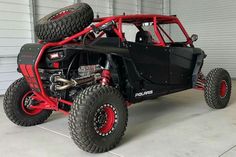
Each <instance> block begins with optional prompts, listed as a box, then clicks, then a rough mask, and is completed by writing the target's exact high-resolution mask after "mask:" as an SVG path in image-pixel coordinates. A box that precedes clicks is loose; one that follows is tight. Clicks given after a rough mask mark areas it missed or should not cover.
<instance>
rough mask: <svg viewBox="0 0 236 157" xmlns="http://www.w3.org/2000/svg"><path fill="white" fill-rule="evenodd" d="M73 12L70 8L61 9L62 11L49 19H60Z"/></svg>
mask: <svg viewBox="0 0 236 157" xmlns="http://www.w3.org/2000/svg"><path fill="white" fill-rule="evenodd" d="M71 13H72V11H70V10H65V11H61V12H59V13H57V14H56V15H54V16H52V17H51V18H50V19H49V21H53V20H57V19H59V18H61V17H63V16H65V15H69V14H71Z"/></svg>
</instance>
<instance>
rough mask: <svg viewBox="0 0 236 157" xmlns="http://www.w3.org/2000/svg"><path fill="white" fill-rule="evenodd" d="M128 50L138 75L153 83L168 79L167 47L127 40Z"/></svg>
mask: <svg viewBox="0 0 236 157" xmlns="http://www.w3.org/2000/svg"><path fill="white" fill-rule="evenodd" d="M128 44H129V51H130V54H131V57H132V59H133V60H134V63H135V65H136V67H137V70H138V71H139V73H140V75H141V76H142V77H144V78H145V79H147V80H149V81H151V82H153V83H155V84H167V83H168V79H169V51H168V48H164V47H157V46H154V45H144V44H139V43H132V42H129V43H128Z"/></svg>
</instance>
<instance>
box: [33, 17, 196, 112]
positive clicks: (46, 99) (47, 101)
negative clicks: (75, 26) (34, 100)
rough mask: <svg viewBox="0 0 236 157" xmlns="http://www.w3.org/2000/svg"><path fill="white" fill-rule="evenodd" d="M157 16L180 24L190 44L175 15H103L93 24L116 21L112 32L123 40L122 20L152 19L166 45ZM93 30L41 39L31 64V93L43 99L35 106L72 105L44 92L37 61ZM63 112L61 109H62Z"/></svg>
mask: <svg viewBox="0 0 236 157" xmlns="http://www.w3.org/2000/svg"><path fill="white" fill-rule="evenodd" d="M157 17H158V19H160V20H162V21H173V20H174V21H176V23H177V24H178V25H179V26H180V28H181V30H182V31H183V33H184V34H185V36H186V37H187V39H188V43H190V44H192V41H191V38H190V37H189V36H188V34H187V32H186V30H185V29H184V27H183V26H182V24H181V23H180V22H179V20H178V19H177V18H176V17H173V16H164V15H154V14H150V15H124V16H112V17H105V18H100V19H95V20H94V22H97V23H96V24H95V25H94V26H95V27H96V28H100V27H102V26H103V25H105V24H107V23H109V22H111V21H114V22H115V23H116V25H118V27H115V26H113V27H112V29H113V30H114V32H115V33H116V34H117V36H118V37H119V38H120V39H121V41H124V36H123V33H122V22H123V21H125V22H129V23H135V22H151V21H154V26H155V27H154V31H155V33H156V35H157V37H158V39H159V40H160V43H159V46H163V47H164V46H166V44H165V42H164V40H163V38H162V36H161V34H160V32H159V30H158V29H157V27H156V25H157ZM91 31H93V27H92V26H90V27H87V28H85V29H84V30H83V31H81V32H78V33H76V34H74V35H72V36H70V37H68V38H65V39H64V40H62V41H59V42H49V43H43V42H42V41H41V42H40V43H41V44H44V45H43V46H42V48H41V50H40V52H39V54H38V57H37V59H36V61H35V62H34V66H32V70H34V73H35V75H34V76H35V79H36V80H37V81H38V86H39V87H38V88H39V90H38V91H35V90H34V91H33V93H34V94H35V95H36V97H38V98H40V100H41V101H43V103H42V105H39V106H35V108H43V109H52V110H57V111H58V110H60V109H59V108H58V102H62V103H64V104H67V105H69V106H71V105H72V102H69V101H67V100H63V99H61V98H59V99H58V98H54V97H50V96H49V95H47V93H46V92H45V89H44V87H43V83H42V80H41V78H40V74H39V71H38V66H39V63H40V61H41V58H42V56H43V54H44V53H45V51H46V50H47V49H48V48H50V47H55V46H63V45H65V44H68V43H74V39H77V38H79V37H81V36H83V35H85V34H86V33H88V32H91ZM62 112H63V111H62Z"/></svg>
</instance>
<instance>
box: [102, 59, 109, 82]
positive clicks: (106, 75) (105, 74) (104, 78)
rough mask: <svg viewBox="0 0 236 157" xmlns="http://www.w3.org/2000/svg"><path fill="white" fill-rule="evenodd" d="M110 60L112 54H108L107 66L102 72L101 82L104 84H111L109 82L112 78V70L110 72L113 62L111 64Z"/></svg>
mask: <svg viewBox="0 0 236 157" xmlns="http://www.w3.org/2000/svg"><path fill="white" fill-rule="evenodd" d="M110 60H111V56H110V55H108V56H107V62H106V66H105V68H104V69H103V71H102V74H101V78H102V79H101V84H102V85H109V83H110V79H111V72H110V67H111V64H110Z"/></svg>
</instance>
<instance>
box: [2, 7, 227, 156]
mask: <svg viewBox="0 0 236 157" xmlns="http://www.w3.org/2000/svg"><path fill="white" fill-rule="evenodd" d="M93 16H94V15H93V11H92V9H91V8H90V7H89V6H88V5H87V4H85V3H79V4H75V5H72V6H69V7H66V8H63V9H60V10H58V11H56V12H54V13H52V14H49V15H47V16H46V17H44V18H42V19H41V20H40V21H39V22H38V24H37V25H36V27H35V33H36V35H37V36H38V38H39V39H40V41H39V42H38V43H34V44H26V45H24V46H23V47H22V48H21V50H20V53H19V55H18V59H17V63H18V71H19V72H20V73H22V75H23V78H20V79H18V80H16V81H15V82H14V83H13V84H12V85H11V86H10V87H9V89H8V90H7V92H6V94H5V98H4V109H5V113H6V115H7V117H8V118H9V119H10V120H11V121H12V122H14V123H15V124H17V125H21V126H32V125H37V124H41V123H43V122H44V121H45V120H46V119H47V118H48V117H49V116H50V115H51V113H52V111H60V112H62V113H64V114H66V115H69V129H70V133H71V136H72V139H73V140H74V142H75V143H76V144H77V145H78V146H79V147H80V148H81V149H83V150H85V151H88V152H93V153H95V152H105V151H108V150H110V149H112V148H114V147H115V146H116V145H117V144H118V143H119V141H120V140H121V137H122V136H123V135H124V132H125V129H126V125H127V119H128V110H127V107H128V106H129V105H130V104H133V103H137V102H141V101H143V100H147V99H154V98H157V97H159V96H162V95H167V94H170V93H175V92H179V91H184V90H187V89H191V88H196V89H200V90H203V91H204V93H205V99H206V102H207V104H208V105H209V106H210V107H212V108H215V109H220V108H224V107H226V105H227V104H228V102H229V99H230V94H231V78H230V75H229V73H228V72H227V71H226V70H224V69H222V68H216V69H213V70H212V71H210V73H209V74H208V75H207V76H206V77H204V75H203V74H202V73H201V68H202V66H203V61H204V58H205V57H206V54H205V53H204V51H203V50H201V49H200V48H195V47H194V45H193V42H194V41H195V40H197V35H193V36H192V37H189V35H188V33H187V32H186V30H185V29H184V27H183V26H182V24H181V23H180V21H179V20H178V18H177V17H176V16H164V15H156V14H153V15H143V14H141V15H121V16H111V17H105V18H95V19H94V17H93ZM91 23H92V24H91ZM126 25H132V26H134V27H135V29H137V32H136V35H135V36H134V37H133V39H134V41H129V40H127V38H128V36H127V34H126V32H124V31H122V29H123V30H124V28H125V27H126ZM172 26H177V27H176V28H174V27H172ZM177 30H178V31H179V32H178V33H177ZM128 31H134V29H129V30H128ZM180 37H181V38H180ZM190 103H191V101H190ZM144 112H145V111H144Z"/></svg>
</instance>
